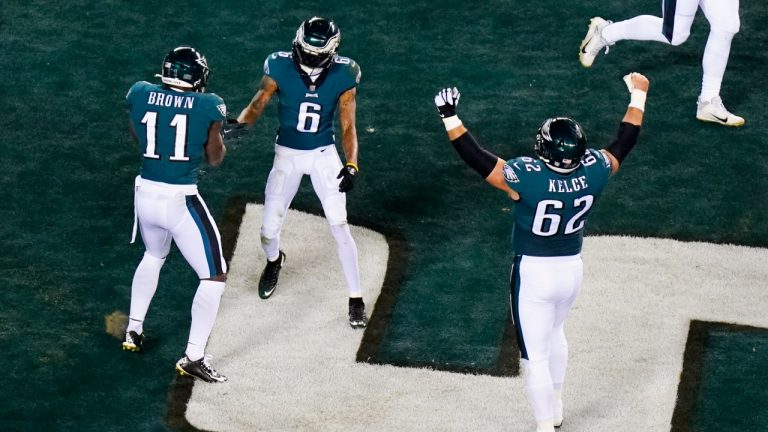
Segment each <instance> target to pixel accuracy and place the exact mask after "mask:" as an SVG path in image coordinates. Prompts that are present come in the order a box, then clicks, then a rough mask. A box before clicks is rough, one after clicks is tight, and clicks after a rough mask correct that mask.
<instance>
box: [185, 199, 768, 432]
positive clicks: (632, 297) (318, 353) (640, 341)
mask: <svg viewBox="0 0 768 432" xmlns="http://www.w3.org/2000/svg"><path fill="white" fill-rule="evenodd" d="M260 222H261V206H257V205H248V207H247V210H246V214H245V216H244V218H243V223H242V226H241V227H240V237H239V239H238V245H237V249H236V252H235V255H234V257H233V259H232V263H231V272H230V274H229V282H228V286H227V291H226V292H225V294H224V298H223V300H222V305H221V309H220V312H219V317H218V320H217V323H216V328H215V329H214V332H213V335H212V336H211V342H210V345H209V349H208V352H209V353H211V354H213V355H214V356H215V357H214V359H213V364H214V366H215V367H216V368H218V369H219V370H220V371H221V372H222V373H224V374H226V375H228V376H229V378H230V381H229V382H227V383H225V384H216V385H209V384H204V383H196V384H195V386H194V389H193V392H192V397H191V398H190V401H189V405H188V408H187V413H186V417H187V419H188V421H189V422H190V423H191V424H192V425H194V426H196V427H198V428H201V429H204V430H211V431H254V430H269V431H319V430H322V431H350V430H360V431H403V432H405V431H413V430H425V431H467V430H478V431H480V430H482V431H520V432H523V431H531V430H533V429H534V428H535V425H534V422H533V417H532V414H531V410H530V408H529V407H528V403H527V401H526V400H525V396H524V389H523V382H522V378H515V379H510V378H496V377H488V376H473V375H462V374H456V373H448V372H436V371H429V370H424V369H408V368H396V367H392V366H376V365H370V364H361V363H356V362H355V360H354V359H355V354H356V352H357V349H358V347H359V344H360V340H361V338H362V332H360V331H354V330H352V329H351V328H349V325H348V324H347V318H346V309H347V300H346V295H347V294H346V288H345V284H344V282H343V277H342V274H341V269H340V266H339V264H338V257H337V255H336V249H335V243H334V241H333V238H332V237H331V235H330V233H329V232H328V226H327V223H326V221H325V220H324V219H322V218H320V217H317V216H311V215H307V214H303V213H299V212H295V211H290V212H289V215H288V218H287V222H286V226H285V229H284V230H283V234H282V243H283V249H284V250H285V252H286V253H287V254H288V260H287V264H286V266H285V267H284V269H283V273H282V274H281V277H280V284H279V286H278V288H277V291H276V292H275V294H274V296H273V297H272V298H270V299H269V300H266V301H265V300H261V299H260V298H259V297H258V294H257V292H256V285H257V283H258V277H259V275H260V274H261V270H262V267H263V265H264V256H263V252H262V251H261V247H260V244H259V226H260ZM352 232H353V236H354V237H355V240H356V242H357V246H358V249H359V251H360V267H361V273H362V277H363V279H362V281H363V289H364V295H365V300H366V305H367V307H368V308H369V313H370V309H371V308H372V307H373V305H374V304H375V300H376V297H377V296H378V294H379V290H380V288H381V284H382V282H383V280H384V272H385V270H386V269H385V268H384V267H385V265H386V262H387V254H388V250H387V245H386V242H385V240H384V238H383V237H382V236H381V235H379V234H377V233H374V232H372V231H370V230H366V229H364V228H359V227H352ZM584 251H585V253H584V262H585V278H584V288H583V290H582V293H581V295H580V297H579V299H578V300H577V302H576V306H575V308H574V310H573V312H572V314H571V316H570V318H569V319H568V321H567V324H566V333H567V335H568V339H569V344H570V346H571V356H570V369H569V372H568V377H567V382H566V391H565V404H566V407H565V418H566V422H567V424H566V425H565V426H564V427H567V428H568V431H569V432H575V431H611V430H637V431H649V432H652V431H658V432H668V431H669V429H670V426H669V425H670V420H671V417H672V412H673V409H674V403H675V396H676V393H677V386H678V380H679V374H680V372H681V369H682V360H683V350H684V347H685V343H686V337H687V332H688V324H689V322H690V320H691V319H694V318H695V319H701V320H711V321H726V322H734V323H739V324H745V325H753V326H759V327H768V316H766V314H765V313H764V311H765V309H766V307H768V304H767V303H768V300H767V299H766V295H765V289H766V286H765V281H766V280H768V269H766V263H768V251H766V250H765V249H755V248H745V247H737V246H723V245H712V244H704V243H681V242H676V241H672V240H658V239H638V238H629V237H588V238H587V239H585V247H584ZM436 292H438V291H437V290H436ZM425 307H428V304H425Z"/></svg>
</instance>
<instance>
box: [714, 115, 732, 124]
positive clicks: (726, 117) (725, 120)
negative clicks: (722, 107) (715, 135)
mask: <svg viewBox="0 0 768 432" xmlns="http://www.w3.org/2000/svg"><path fill="white" fill-rule="evenodd" d="M712 117H714V118H716V119H718V120H720V121H721V122H723V123H728V116H725V118H720V117H718V116H716V115H714V114H712Z"/></svg>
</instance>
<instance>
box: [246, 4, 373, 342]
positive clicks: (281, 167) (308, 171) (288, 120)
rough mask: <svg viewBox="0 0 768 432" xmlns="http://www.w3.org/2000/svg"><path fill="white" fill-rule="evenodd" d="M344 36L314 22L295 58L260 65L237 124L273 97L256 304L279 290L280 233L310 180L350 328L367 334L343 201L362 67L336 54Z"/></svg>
mask: <svg viewBox="0 0 768 432" xmlns="http://www.w3.org/2000/svg"><path fill="white" fill-rule="evenodd" d="M340 39H341V33H340V31H339V29H338V27H337V26H336V24H335V23H334V22H333V21H330V20H327V19H324V18H320V17H313V18H311V19H309V20H307V21H305V22H303V23H302V24H301V26H299V28H298V30H297V31H296V37H295V39H294V41H293V49H292V52H284V51H279V52H275V53H272V54H271V55H270V56H269V57H267V59H266V61H265V62H264V76H263V78H262V80H261V88H260V89H259V91H258V92H257V93H256V95H255V96H254V97H253V99H252V100H251V103H250V104H249V105H248V106H247V107H245V108H244V109H243V111H242V112H241V113H240V116H239V117H238V118H237V121H238V122H240V123H241V124H247V125H253V124H254V123H255V122H256V120H257V119H258V118H259V117H260V116H261V114H262V113H263V111H264V107H265V106H266V104H267V103H268V102H269V100H270V99H271V98H272V96H273V95H275V94H276V95H278V99H279V105H278V117H279V120H280V129H279V130H278V133H277V139H276V142H275V162H274V165H273V166H272V170H271V171H270V173H269V178H268V179H267V186H266V190H265V193H264V195H265V197H264V218H263V221H262V226H261V244H262V248H263V249H264V253H265V254H266V255H267V264H266V266H265V268H264V271H263V272H262V275H261V278H260V280H259V296H260V297H261V298H264V299H267V298H269V297H270V296H271V295H272V293H273V292H274V290H275V288H276V287H277V281H278V277H279V274H280V269H281V268H282V265H283V262H284V260H285V256H286V255H285V253H283V251H282V250H280V230H281V228H282V225H283V222H284V220H285V215H286V213H287V211H288V207H289V206H290V204H291V201H292V200H293V197H294V196H295V195H296V192H297V191H298V189H299V185H300V183H301V180H302V178H303V177H304V176H305V175H309V176H310V179H311V180H312V187H313V188H314V190H315V193H316V194H317V196H318V198H319V199H320V202H321V204H322V206H323V212H324V213H325V218H326V219H327V220H328V223H329V224H330V226H331V234H332V235H333V238H334V239H335V240H336V245H337V252H338V255H339V260H340V261H341V268H342V271H343V272H344V278H345V280H346V283H347V287H348V291H349V312H348V316H349V324H350V325H351V326H352V327H353V328H362V327H365V326H366V325H367V323H368V318H367V316H366V314H365V304H364V303H363V298H362V289H361V286H360V270H359V268H358V257H357V245H356V244H355V240H354V239H353V238H352V234H351V233H350V230H349V225H348V224H347V208H346V205H347V204H346V193H347V192H349V191H350V190H351V189H352V186H353V185H354V183H353V181H354V179H355V176H356V175H357V173H358V146H357V131H356V127H355V107H356V101H355V96H356V94H357V90H356V89H357V85H358V84H359V82H360V67H359V66H358V65H357V63H355V61H354V60H352V59H350V58H348V57H341V56H338V55H337V54H336V51H337V49H338V46H339V41H340ZM337 108H338V110H339V120H340V124H341V141H342V146H343V148H344V155H345V159H346V163H345V164H344V165H342V163H341V160H340V158H339V155H338V153H337V151H336V144H335V140H336V138H335V136H334V130H333V126H334V117H335V113H336V109H337Z"/></svg>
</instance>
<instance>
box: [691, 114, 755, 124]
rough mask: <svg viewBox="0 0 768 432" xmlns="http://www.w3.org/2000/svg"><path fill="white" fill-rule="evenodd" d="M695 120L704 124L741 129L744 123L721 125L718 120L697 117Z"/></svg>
mask: <svg viewBox="0 0 768 432" xmlns="http://www.w3.org/2000/svg"><path fill="white" fill-rule="evenodd" d="M696 120H699V121H703V122H706V123H717V124H719V125H723V126H729V127H742V126H744V123H746V121H744V120H742V121H741V122H740V123H731V124H728V123H723V122H721V121H720V120H713V119H710V118H707V117H699V116H696Z"/></svg>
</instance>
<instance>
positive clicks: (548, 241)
mask: <svg viewBox="0 0 768 432" xmlns="http://www.w3.org/2000/svg"><path fill="white" fill-rule="evenodd" d="M624 81H625V83H626V84H627V87H628V89H629V91H630V93H631V101H630V104H629V107H628V108H627V111H626V114H625V115H624V118H623V119H622V122H621V124H620V126H619V132H618V135H617V138H616V140H615V141H614V142H613V143H611V144H610V145H608V146H607V147H606V148H605V149H602V150H595V149H591V148H587V139H586V136H585V134H584V131H583V130H582V128H581V126H580V125H579V124H578V123H576V121H574V120H573V119H570V118H568V117H556V118H550V119H547V120H546V121H545V122H544V123H543V124H542V125H541V127H540V128H539V131H538V134H537V135H536V142H535V145H534V150H535V152H536V155H537V156H538V158H537V159H534V158H530V157H518V158H514V159H510V160H508V161H504V160H503V159H500V158H498V157H497V156H495V155H493V154H491V153H489V152H488V151H486V150H485V149H483V148H482V147H480V146H479V144H478V143H477V142H476V141H475V139H474V138H473V137H472V135H471V134H470V133H469V132H468V131H467V129H466V128H465V127H464V125H463V124H462V122H461V120H459V118H458V116H457V115H456V106H457V105H458V102H459V97H460V93H459V91H458V90H457V89H456V88H455V87H454V88H446V89H443V90H441V91H440V92H439V93H438V94H437V96H435V104H436V106H437V108H438V111H439V113H440V115H441V117H442V118H443V122H444V124H445V129H446V130H447V131H448V137H449V138H450V140H451V143H452V144H453V146H454V148H455V150H456V151H457V152H458V153H459V155H460V156H461V158H462V159H463V160H464V161H465V162H466V163H467V164H468V165H469V166H470V167H472V168H473V169H475V170H476V171H477V172H478V173H479V174H480V175H481V176H482V177H483V178H484V179H485V180H486V181H487V182H488V183H490V184H491V185H492V186H494V187H496V188H498V189H501V190H502V191H504V192H505V193H506V194H507V195H508V196H509V198H511V199H512V200H513V201H514V228H513V239H512V249H513V252H514V255H515V258H514V263H513V265H512V276H511V292H510V306H511V309H512V316H513V319H514V322H515V328H516V331H517V340H518V345H519V348H520V355H521V357H522V362H523V364H524V365H525V386H526V390H527V394H528V400H529V402H530V403H531V406H532V407H533V412H534V416H535V417H536V422H537V429H536V430H537V432H552V431H554V428H555V427H560V425H561V424H562V422H563V403H562V389H563V382H564V381H565V369H566V364H567V361H568V344H567V343H566V339H565V332H564V329H563V324H564V321H565V318H566V316H567V315H568V313H569V312H570V310H571V306H572V305H573V302H574V301H575V299H576V296H577V294H578V293H579V290H580V289H581V281H582V261H581V255H580V253H581V245H582V236H583V231H584V226H585V225H586V222H587V217H588V216H589V213H590V211H591V210H592V208H593V206H594V204H595V201H596V200H597V198H598V197H599V196H600V193H601V192H602V190H603V188H604V187H605V185H606V183H607V181H608V179H609V178H610V176H611V175H613V174H615V173H616V172H617V171H618V170H619V166H620V164H621V163H622V162H623V160H624V158H625V157H626V156H627V154H628V153H629V152H630V151H631V150H632V148H633V147H634V145H635V143H636V142H637V136H638V133H639V131H640V125H641V124H642V120H643V111H644V109H645V97H646V94H647V91H648V80H647V79H646V78H645V77H644V76H643V75H641V74H639V73H631V74H629V75H627V76H626V77H624Z"/></svg>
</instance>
